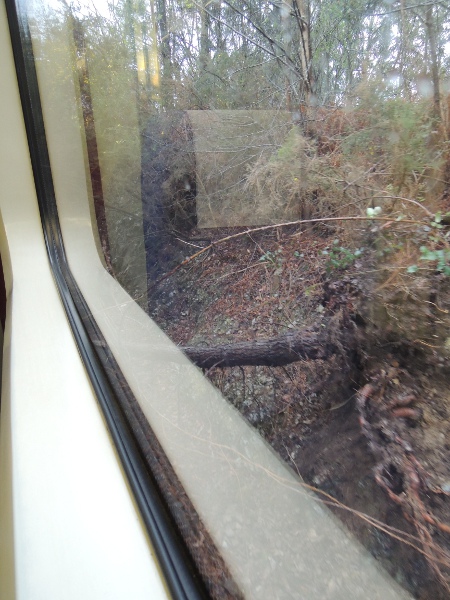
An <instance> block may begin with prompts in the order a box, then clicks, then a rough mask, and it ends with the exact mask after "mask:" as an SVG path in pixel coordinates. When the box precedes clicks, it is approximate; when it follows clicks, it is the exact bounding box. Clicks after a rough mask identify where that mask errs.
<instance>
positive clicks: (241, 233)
mask: <svg viewBox="0 0 450 600" xmlns="http://www.w3.org/2000/svg"><path fill="white" fill-rule="evenodd" d="M419 206H420V205H419ZM430 215H431V216H432V217H434V215H433V214H431V213H430ZM336 221H383V222H387V223H392V224H393V225H394V224H396V223H397V224H400V223H402V224H403V223H409V224H414V225H423V221H418V220H415V219H402V220H400V221H396V220H395V219H390V218H389V217H322V218H320V219H319V218H318V219H300V220H298V221H287V222H285V223H276V224H275V225H264V226H262V227H255V228H253V229H246V230H245V231H239V232H238V233H233V234H232V235H227V236H226V237H224V238H221V239H220V240H215V241H214V242H211V243H210V244H208V245H207V246H205V247H204V248H202V249H201V250H199V251H198V252H195V253H194V254H192V255H191V256H188V257H187V258H186V259H185V260H183V262H181V263H180V264H178V265H177V266H176V267H175V268H173V269H172V270H171V271H169V272H168V273H165V274H164V275H163V276H162V277H160V278H159V279H158V280H157V281H155V283H153V284H152V285H151V286H149V288H148V292H151V291H152V290H153V289H154V288H155V287H157V286H158V285H159V284H160V283H162V282H163V281H165V280H166V279H168V278H169V277H171V276H172V275H173V274H174V273H176V272H177V271H178V270H179V269H181V268H182V267H185V266H186V265H187V264H189V263H190V262H191V261H193V260H195V259H196V258H198V257H199V256H201V255H202V254H204V253H205V252H208V251H209V250H212V249H213V248H215V247H216V246H218V245H219V244H222V243H224V242H228V241H229V240H233V239H236V238H239V237H243V236H245V235H249V234H251V233H256V232H259V231H268V230H269V229H278V228H279V227H289V226H290V225H303V224H307V223H327V222H336Z"/></svg>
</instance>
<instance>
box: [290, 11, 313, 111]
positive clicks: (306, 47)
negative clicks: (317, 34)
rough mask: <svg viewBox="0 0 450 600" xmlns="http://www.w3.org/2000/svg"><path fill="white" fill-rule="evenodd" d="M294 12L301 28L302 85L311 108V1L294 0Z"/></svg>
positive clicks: (305, 101) (305, 100) (307, 103)
mask: <svg viewBox="0 0 450 600" xmlns="http://www.w3.org/2000/svg"><path fill="white" fill-rule="evenodd" d="M294 3H295V5H294V10H296V12H297V16H298V21H299V28H300V47H299V55H300V62H301V67H302V85H301V87H302V88H303V89H302V91H303V94H301V96H303V101H304V103H305V104H306V105H307V106H309V105H310V101H311V92H312V88H313V85H312V72H311V58H312V51H311V29H310V27H311V12H310V5H309V0H294Z"/></svg>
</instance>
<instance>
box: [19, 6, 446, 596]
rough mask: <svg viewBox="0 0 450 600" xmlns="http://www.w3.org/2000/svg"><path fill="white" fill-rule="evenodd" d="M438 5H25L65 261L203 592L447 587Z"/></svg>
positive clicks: (426, 590)
mask: <svg viewBox="0 0 450 600" xmlns="http://www.w3.org/2000/svg"><path fill="white" fill-rule="evenodd" d="M449 11H450V9H449V8H448V7H447V6H446V4H445V3H444V4H442V3H441V4H438V3H428V2H427V3H422V4H420V3H419V4H417V3H415V2H412V1H411V2H409V0H402V1H401V2H391V1H389V2H388V1H387V0H386V1H380V2H378V1H373V2H362V1H359V0H352V2H335V1H334V2H333V1H321V2H313V1H312V0H310V1H308V0H294V1H293V2H284V1H282V2H264V1H259V0H250V1H248V2H247V1H243V0H239V1H234V2H228V0H211V1H209V2H207V1H206V0H200V1H199V2H197V1H196V0H140V1H134V0H118V1H117V2H109V3H108V2H100V1H96V2H94V3H81V2H80V3H73V4H70V5H69V4H67V3H66V2H60V3H58V2H56V0H55V1H54V2H52V3H51V4H45V5H43V4H41V3H40V2H36V3H35V4H34V5H32V4H30V26H31V31H32V37H33V47H34V52H35V57H36V66H37V69H38V76H39V83H40V88H41V95H42V98H43V110H44V118H45V125H46V132H47V137H48V141H49V149H50V159H51V163H52V164H51V166H52V171H53V177H54V180H55V188H56V192H57V200H58V205H59V209H60V216H61V224H62V229H63V234H64V239H65V243H66V246H67V252H68V258H69V262H70V265H71V268H72V269H73V272H74V274H75V276H76V278H77V281H78V282H79V285H80V287H81V289H82V291H83V294H84V295H85V297H86V300H87V301H88V304H89V306H90V308H91V310H92V313H93V315H94V317H95V319H96V321H97V322H98V324H99V327H100V329H101V330H102V332H103V334H104V336H105V338H106V341H107V343H108V344H109V345H110V347H111V349H112V351H113V353H114V355H115V357H116V360H117V362H118V363H119V365H120V368H121V369H122V371H123V373H124V374H125V376H126V378H127V381H128V383H129V385H130V387H131V389H132V391H133V392H134V394H135V396H136V398H137V400H138V403H139V407H140V410H141V411H142V413H143V415H144V416H145V417H146V419H148V422H149V424H150V427H151V428H152V431H153V432H154V434H155V436H156V438H157V439H158V441H159V443H160V444H161V446H162V448H163V449H164V452H165V454H166V456H167V457H168V459H169V461H170V463H171V465H172V467H173V469H174V471H175V473H176V476H177V477H178V478H179V480H180V482H181V484H182V486H183V489H184V490H185V491H186V492H187V495H188V497H189V498H190V500H189V501H188V500H186V506H188V504H189V502H190V501H192V503H193V506H194V507H195V515H194V516H192V515H193V514H194V513H190V514H191V516H190V517H189V518H188V517H183V518H186V519H187V521H186V530H188V529H189V527H191V526H194V527H197V529H196V532H197V533H196V534H195V536H197V537H195V536H192V535H190V534H189V533H186V532H184V535H185V537H186V539H187V542H188V545H189V547H190V550H191V552H193V554H195V555H196V558H197V560H198V561H199V562H200V563H202V561H204V563H202V564H204V566H203V567H202V572H203V573H204V574H205V573H206V577H207V578H208V577H209V587H210V591H211V593H212V594H213V595H215V596H216V597H225V595H226V594H228V595H229V596H230V597H236V596H237V595H238V591H237V590H238V589H239V590H240V592H242V593H243V595H245V596H246V597H255V598H269V597H280V598H292V597H316V598H319V597H320V598H341V597H342V598H350V597H354V598H360V597H361V598H363V597H364V598H378V597H380V598H388V597H392V598H400V597H408V594H412V595H413V596H415V597H418V598H420V597H433V598H444V597H447V594H448V589H449V585H450V579H449V577H450V571H449V567H450V562H449V561H450V555H449V547H448V533H449V531H450V508H449V503H448V494H449V493H450V463H449V461H448V447H447V444H446V439H447V435H448V431H449V420H448V417H449V410H450V409H449V394H448V370H447V369H448V348H449V344H450V342H449V340H450V337H449V335H450V333H449V332H450V317H449V314H450V313H449V311H450V295H449V292H450V287H449V276H450V248H449V237H448V225H449V223H450V216H449V215H450V205H449V200H448V196H449V182H448V173H449V154H448V135H449V129H448V106H450V105H449V103H448V92H449V90H448V86H449V80H448V68H449V67H450V58H449V53H450V40H449ZM166 335H167V337H166ZM168 338H170V339H171V340H172V342H175V344H176V345H177V346H178V347H179V348H178V350H177V349H176V348H175V346H174V345H173V344H172V343H171V342H169V340H168ZM180 350H181V351H183V352H184V354H185V356H183V355H182V353H181V352H180ZM186 356H187V357H188V359H189V360H187V359H186ZM192 362H193V363H195V364H196V365H197V366H198V367H199V369H195V368H193V367H192V364H191V363H192ZM200 369H201V370H202V371H203V373H202V372H201V371H200ZM183 493H184V491H179V490H177V491H176V493H174V494H173V496H176V495H177V494H183ZM183 497H184V496H183ZM174 502H175V503H176V501H175V500H174ZM183 502H184V501H183ZM172 509H173V507H172ZM189 510H190V509H189ZM189 510H188V509H186V511H187V512H186V514H187V513H188V512H189ZM332 513H334V515H333V514H332ZM183 514H184V513H183ZM195 519H198V522H199V523H201V526H200V525H198V523H197V522H196V521H195ZM338 519H339V520H340V521H341V523H343V524H344V527H341V523H339V521H338ZM188 521H189V523H188ZM196 523H197V524H196ZM202 528H203V529H202ZM347 530H350V531H351V535H350V534H349V533H348V532H347ZM200 534H201V535H200ZM205 535H206V536H207V537H204V538H202V539H205V540H207V542H202V541H200V538H201V536H205ZM356 539H357V540H358V541H355V540H356ZM360 543H362V544H363V545H364V546H365V547H366V550H363V549H362V546H360V545H359V544H360ZM209 544H211V545H209ZM213 547H214V548H215V549H214V550H212V548H213ZM193 548H197V550H193ZM199 548H200V549H199ZM207 555H210V556H214V557H215V558H214V560H215V561H216V562H215V563H214V564H213V563H211V561H210V562H209V563H208V561H207V559H206V558H205V557H206V556H207ZM371 556H372V557H375V559H376V561H374V560H373V558H371ZM221 561H222V562H221ZM377 562H378V563H379V564H381V565H382V566H383V567H384V568H385V569H387V571H389V573H390V574H391V575H392V576H393V578H392V579H390V578H389V577H388V576H387V575H385V574H384V572H383V573H382V572H381V571H380V572H379V571H378V570H377V569H378V566H376V563H377ZM205 565H206V566H205ZM214 565H215V567H214ZM218 565H219V566H218ZM214 568H215V569H216V571H217V572H219V571H220V575H219V576H217V572H216V573H215V574H214V573H213V570H214ZM224 574H225V575H224ZM240 592H239V593H240Z"/></svg>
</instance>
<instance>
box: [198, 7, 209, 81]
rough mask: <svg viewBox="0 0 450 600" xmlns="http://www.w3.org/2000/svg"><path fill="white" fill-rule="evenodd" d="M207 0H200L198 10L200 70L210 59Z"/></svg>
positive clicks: (204, 67)
mask: <svg viewBox="0 0 450 600" xmlns="http://www.w3.org/2000/svg"><path fill="white" fill-rule="evenodd" d="M206 5H207V0H202V9H201V11H200V51H199V56H198V62H199V68H200V71H204V70H205V69H206V67H207V66H208V63H209V60H210V48H211V44H210V39H209V28H210V21H211V18H210V16H209V14H208V11H207V8H206Z"/></svg>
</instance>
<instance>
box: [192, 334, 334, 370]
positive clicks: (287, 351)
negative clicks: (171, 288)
mask: <svg viewBox="0 0 450 600" xmlns="http://www.w3.org/2000/svg"><path fill="white" fill-rule="evenodd" d="M326 337H328V339H326ZM181 350H183V352H184V353H185V354H187V356H188V357H189V358H190V359H191V360H192V361H193V362H194V363H195V364H196V365H197V366H198V367H201V368H203V369H209V368H211V367H235V366H244V365H253V366H257V365H264V366H270V367H280V366H283V365H288V364H290V363H293V362H296V361H299V360H305V359H309V360H311V359H324V358H327V357H328V356H329V355H330V354H332V353H333V352H334V351H335V350H336V347H335V345H334V344H333V343H331V342H330V340H329V336H325V334H322V335H319V334H317V333H316V332H314V331H313V330H311V329H306V330H303V331H292V332H291V331H290V332H288V333H284V334H282V335H279V336H277V337H274V338H267V339H262V340H254V341H250V342H237V343H235V344H224V345H220V346H212V347H208V346H203V347H202V346H199V347H195V346H185V347H184V348H181Z"/></svg>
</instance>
